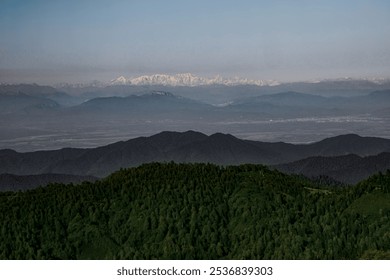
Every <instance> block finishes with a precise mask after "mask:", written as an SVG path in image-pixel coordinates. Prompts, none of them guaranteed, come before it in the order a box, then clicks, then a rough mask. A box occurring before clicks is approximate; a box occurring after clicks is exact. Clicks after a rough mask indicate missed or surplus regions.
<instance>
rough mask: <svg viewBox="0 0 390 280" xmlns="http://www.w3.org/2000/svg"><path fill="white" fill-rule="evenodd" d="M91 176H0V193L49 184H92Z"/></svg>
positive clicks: (94, 179) (93, 179)
mask: <svg viewBox="0 0 390 280" xmlns="http://www.w3.org/2000/svg"><path fill="white" fill-rule="evenodd" d="M96 180H97V178H95V177H93V176H78V175H67V174H39V175H13V174H0V191H19V190H28V189H33V188H36V187H38V186H46V185H47V184H49V183H62V184H69V183H73V184H78V183H82V182H85V181H88V182H94V181H96Z"/></svg>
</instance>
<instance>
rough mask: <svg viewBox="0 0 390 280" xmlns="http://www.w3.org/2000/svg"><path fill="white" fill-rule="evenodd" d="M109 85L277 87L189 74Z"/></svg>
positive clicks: (264, 83) (271, 83)
mask: <svg viewBox="0 0 390 280" xmlns="http://www.w3.org/2000/svg"><path fill="white" fill-rule="evenodd" d="M110 84H111V85H163V86H190V87H193V86H204V85H226V86H235V85H257V86H266V85H268V86H275V85H279V83H278V82H276V81H263V80H250V79H242V78H238V77H235V78H230V79H225V78H222V77H221V76H219V75H218V76H216V77H214V78H203V77H198V76H195V75H193V74H191V73H182V74H176V75H167V74H155V75H150V76H147V75H144V76H140V77H135V78H128V79H126V78H125V77H123V76H120V77H118V78H116V79H114V80H111V81H110Z"/></svg>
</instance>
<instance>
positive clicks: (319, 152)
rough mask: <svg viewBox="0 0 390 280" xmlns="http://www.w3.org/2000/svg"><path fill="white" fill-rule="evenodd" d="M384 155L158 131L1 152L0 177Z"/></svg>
mask: <svg viewBox="0 0 390 280" xmlns="http://www.w3.org/2000/svg"><path fill="white" fill-rule="evenodd" d="M389 151H390V140H388V139H381V138H374V137H360V136H358V135H341V136H338V137H333V138H328V139H325V140H323V141H320V142H316V143H312V144H299V145H297V144H295V145H294V144H288V143H283V142H279V143H267V142H257V141H248V140H241V139H238V138H236V137H234V136H232V135H229V134H222V133H216V134H213V135H210V136H207V135H205V134H202V133H199V132H194V131H187V132H183V133H180V132H162V133H159V134H156V135H153V136H151V137H139V138H135V139H131V140H128V141H125V142H123V141H122V142H117V143H114V144H110V145H106V146H102V147H98V148H93V149H70V148H67V149H61V150H54V151H37V152H28V153H17V152H15V151H13V150H0V161H1V162H2V164H1V166H0V173H11V174H18V175H31V174H43V173H60V174H73V175H93V176H97V177H103V176H106V175H108V174H110V173H112V172H113V171H116V170H118V169H120V168H126V167H130V166H138V165H140V164H143V163H147V162H165V161H175V162H210V163H216V164H221V165H235V164H243V163H260V164H281V163H287V162H292V161H297V160H301V159H304V158H308V157H313V156H325V157H329V156H338V155H347V154H356V155H359V156H367V155H376V154H379V153H381V152H389Z"/></svg>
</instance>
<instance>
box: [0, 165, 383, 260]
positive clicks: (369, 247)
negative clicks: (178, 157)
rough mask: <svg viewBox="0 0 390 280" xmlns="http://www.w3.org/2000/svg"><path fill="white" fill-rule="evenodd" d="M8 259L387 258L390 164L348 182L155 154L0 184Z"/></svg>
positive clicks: (1, 230)
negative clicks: (74, 176)
mask: <svg viewBox="0 0 390 280" xmlns="http://www.w3.org/2000/svg"><path fill="white" fill-rule="evenodd" d="M0 220H1V224H0V240H1V242H0V259H361V258H363V259H366V258H368V259H377V258H379V259H389V258H390V234H389V233H390V172H387V173H386V174H385V175H383V174H379V175H376V176H373V177H371V178H370V179H368V180H366V181H364V182H361V183H359V184H358V185H356V186H353V187H348V188H334V187H331V186H323V185H322V186H319V185H316V184H315V183H313V182H310V181H308V180H306V179H304V178H301V177H297V176H290V175H285V174H282V173H279V172H278V171H272V170H269V169H268V168H267V167H265V166H262V165H241V166H230V167H229V166H228V167H221V166H216V165H211V164H175V163H166V164H162V163H153V164H146V165H142V166H140V167H137V168H131V169H126V170H124V169H122V170H120V171H118V172H116V173H114V174H113V175H111V176H109V177H107V178H105V179H103V180H101V181H97V182H95V183H83V184H81V185H78V186H74V185H61V184H53V185H49V186H47V187H43V188H37V189H34V190H30V191H26V192H3V193H0Z"/></svg>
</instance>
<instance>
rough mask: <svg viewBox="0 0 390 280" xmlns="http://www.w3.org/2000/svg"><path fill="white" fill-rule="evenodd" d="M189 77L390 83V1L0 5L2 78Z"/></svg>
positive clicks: (16, 0) (37, 1) (8, 1)
mask: <svg viewBox="0 0 390 280" xmlns="http://www.w3.org/2000/svg"><path fill="white" fill-rule="evenodd" d="M185 72H191V73H194V74H197V75H200V76H207V77H209V76H214V75H216V74H220V75H222V76H225V77H233V76H239V77H248V78H253V79H275V80H280V81H295V80H309V79H317V78H336V77H345V76H349V77H390V1H384V0H382V1H381V0H366V1H363V0H355V1H352V0H351V1H346V0H338V1H334V0H327V1H321V0H295V1H287V0H285V1H283V0H268V1H261V0H258V1H254V0H253V1H251V0H241V1H230V0H224V1H218V0H217V1H211V0H208V1H203V0H196V1H189V0H181V1H178V0H165V1H151V0H150V1H148V0H140V1H138V0H133V1H132V0H128V1H124V0H107V1H105V0H94V1H92V0H91V1H82V0H79V1H76V0H67V1H65V0H64V1H60V0H24V1H23V0H1V1H0V82H37V83H46V84H52V83H58V82H87V81H91V80H94V79H98V80H102V81H107V80H110V79H112V78H115V77H116V76H118V75H125V76H138V75H142V74H155V73H170V74H175V73H185Z"/></svg>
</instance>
